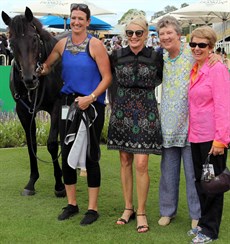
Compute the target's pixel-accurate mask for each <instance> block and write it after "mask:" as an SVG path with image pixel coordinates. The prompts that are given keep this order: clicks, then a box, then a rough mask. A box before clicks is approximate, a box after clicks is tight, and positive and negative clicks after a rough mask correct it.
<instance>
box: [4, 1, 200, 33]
mask: <svg viewBox="0 0 230 244" xmlns="http://www.w3.org/2000/svg"><path fill="white" fill-rule="evenodd" d="M34 1H36V2H39V1H42V0H17V1H13V0H8V1H6V0H0V11H2V10H3V11H5V12H6V13H7V14H8V15H10V16H14V15H15V14H14V13H13V12H12V11H13V9H14V8H15V7H19V6H20V7H22V8H24V7H26V6H28V5H29V4H30V3H32V2H34ZM49 1H51V0H49ZM52 1H53V2H58V1H61V0H52ZM9 2H11V3H9ZM13 2H14V3H15V4H14V5H13V4H12V3H13ZM73 2H74V0H73ZM92 2H93V3H94V4H95V5H98V6H100V7H103V8H105V9H108V10H111V11H113V12H115V13H117V14H116V15H109V16H108V15H106V16H102V15H100V16H98V17H99V18H100V19H102V20H104V21H106V22H108V23H109V24H111V25H115V24H116V23H117V21H118V20H119V19H120V17H121V16H122V14H123V13H125V12H127V11H128V10H129V9H139V10H143V11H145V12H146V13H147V18H148V20H150V17H151V16H152V15H153V14H154V12H158V11H162V10H164V8H165V7H166V6H168V5H170V6H175V7H176V8H180V6H181V4H183V3H187V4H191V3H194V2H198V0H158V1H156V0H92ZM12 5H13V6H12ZM31 10H32V11H33V9H31ZM5 27H6V26H5V24H4V23H3V22H2V19H1V18H0V28H5Z"/></svg>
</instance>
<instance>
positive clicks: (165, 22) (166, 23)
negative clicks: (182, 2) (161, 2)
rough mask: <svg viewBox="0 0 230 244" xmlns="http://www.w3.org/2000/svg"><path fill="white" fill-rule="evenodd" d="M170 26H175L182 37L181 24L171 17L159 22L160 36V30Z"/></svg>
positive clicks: (163, 18)
mask: <svg viewBox="0 0 230 244" xmlns="http://www.w3.org/2000/svg"><path fill="white" fill-rule="evenodd" d="M168 26H173V28H174V30H175V31H176V32H177V34H179V35H181V32H182V31H181V27H180V23H179V21H178V20H177V19H176V18H175V17H173V16H171V15H168V16H164V17H162V18H161V19H160V20H159V21H158V22H157V26H156V29H157V33H158V34H159V30H160V29H161V28H163V27H168Z"/></svg>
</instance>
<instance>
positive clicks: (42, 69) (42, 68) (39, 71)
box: [36, 63, 50, 76]
mask: <svg viewBox="0 0 230 244" xmlns="http://www.w3.org/2000/svg"><path fill="white" fill-rule="evenodd" d="M49 72H50V68H49V67H48V65H47V64H46V63H43V64H42V65H41V66H39V67H38V68H37V69H36V73H37V74H38V76H41V75H47V74H49Z"/></svg>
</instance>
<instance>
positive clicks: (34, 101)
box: [13, 25, 46, 114]
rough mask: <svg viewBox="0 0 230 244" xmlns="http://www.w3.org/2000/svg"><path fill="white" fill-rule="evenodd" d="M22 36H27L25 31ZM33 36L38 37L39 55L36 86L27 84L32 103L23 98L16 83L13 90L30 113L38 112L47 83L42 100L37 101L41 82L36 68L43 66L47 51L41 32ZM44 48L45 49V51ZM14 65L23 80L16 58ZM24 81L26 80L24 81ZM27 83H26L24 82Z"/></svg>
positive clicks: (28, 95)
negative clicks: (29, 86) (30, 86)
mask: <svg viewBox="0 0 230 244" xmlns="http://www.w3.org/2000/svg"><path fill="white" fill-rule="evenodd" d="M31 26H32V27H33V28H34V29H35V30H36V26H34V25H31ZM21 36H25V34H24V33H22V35H21ZM33 36H34V37H35V38H36V40H37V43H38V55H37V62H36V66H35V69H34V74H35V75H34V77H35V79H33V83H34V84H35V86H34V87H32V88H28V87H27V86H26V85H25V88H26V89H27V98H28V100H29V102H30V103H31V104H30V105H28V104H27V103H26V102H25V101H24V100H23V99H22V98H21V95H20V93H19V92H18V91H17V90H16V87H15V85H14V84H13V90H14V98H15V99H16V100H18V101H20V102H21V103H22V104H23V106H24V107H25V108H26V109H27V110H28V112H29V113H30V114H33V113H35V112H36V110H38V108H39V107H40V105H41V103H42V101H43V98H44V93H45V85H44V86H43V88H42V93H41V97H40V100H39V101H38V103H37V98H38V88H39V85H40V82H39V76H38V74H37V72H36V70H37V69H38V68H40V67H41V65H42V62H43V61H44V60H42V59H43V58H44V57H45V55H46V53H45V50H44V48H43V47H44V42H43V40H42V39H41V37H40V35H39V33H37V32H36V33H34V34H33ZM43 50H44V51H43ZM13 65H15V69H17V71H18V72H19V75H20V76H21V80H23V74H22V68H21V66H20V64H19V62H18V60H16V59H14V63H13ZM23 83H24V82H23ZM24 84H25V83H24ZM32 91H34V93H33V98H32V97H31V93H32Z"/></svg>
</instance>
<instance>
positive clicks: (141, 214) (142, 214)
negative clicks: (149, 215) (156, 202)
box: [137, 213, 146, 216]
mask: <svg viewBox="0 0 230 244" xmlns="http://www.w3.org/2000/svg"><path fill="white" fill-rule="evenodd" d="M137 216H146V214H144V213H140V214H137Z"/></svg>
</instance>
